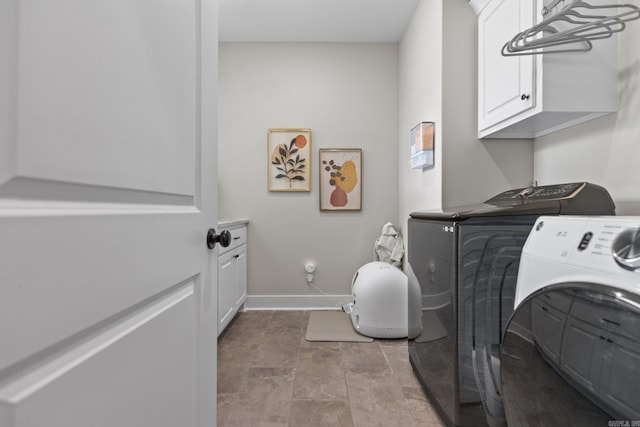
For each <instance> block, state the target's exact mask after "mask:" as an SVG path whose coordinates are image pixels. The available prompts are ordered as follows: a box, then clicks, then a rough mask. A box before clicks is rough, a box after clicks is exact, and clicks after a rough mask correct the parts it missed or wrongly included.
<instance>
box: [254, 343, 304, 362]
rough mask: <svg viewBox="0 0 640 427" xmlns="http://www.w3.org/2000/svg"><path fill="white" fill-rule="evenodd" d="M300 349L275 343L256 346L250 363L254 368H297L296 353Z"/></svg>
mask: <svg viewBox="0 0 640 427" xmlns="http://www.w3.org/2000/svg"><path fill="white" fill-rule="evenodd" d="M299 351H300V347H298V346H287V345H282V344H280V343H277V342H267V343H263V344H260V345H258V348H257V349H256V354H255V356H254V358H253V361H252V362H251V366H252V367H255V368H295V367H296V366H298V352H299Z"/></svg>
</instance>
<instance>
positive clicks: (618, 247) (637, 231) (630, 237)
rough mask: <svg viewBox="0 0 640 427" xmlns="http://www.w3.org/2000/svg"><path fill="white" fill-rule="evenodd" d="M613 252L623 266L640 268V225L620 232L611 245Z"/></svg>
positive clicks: (632, 268)
mask: <svg viewBox="0 0 640 427" xmlns="http://www.w3.org/2000/svg"><path fill="white" fill-rule="evenodd" d="M611 253H612V254H613V258H614V259H615V260H616V262H617V263H618V264H620V265H621V266H622V267H624V268H626V269H629V270H635V269H637V268H640V227H636V228H628V229H626V230H624V231H623V232H622V233H620V234H618V235H617V236H616V238H615V239H614V240H613V244H612V245H611Z"/></svg>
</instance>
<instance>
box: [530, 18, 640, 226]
mask: <svg viewBox="0 0 640 427" xmlns="http://www.w3.org/2000/svg"><path fill="white" fill-rule="evenodd" d="M594 43H597V41H595V42H594ZM585 55H588V53H586V54H585ZM593 84H598V82H594V83H593ZM585 90H589V88H585ZM618 92H619V110H618V113H616V114H610V115H608V116H605V117H601V118H599V119H596V120H593V121H590V122H587V123H583V124H581V125H578V126H574V127H571V128H568V129H565V130H563V131H560V132H555V133H552V134H549V135H546V136H544V137H541V138H538V139H536V140H535V142H534V178H535V179H537V180H538V183H539V184H541V185H543V184H553V183H558V182H572V181H590V182H593V183H595V184H599V185H602V186H604V187H605V188H607V190H609V192H610V193H611V195H612V197H613V199H614V201H615V203H616V206H617V213H618V214H623V215H640V174H639V173H638V170H639V165H640V21H634V22H630V23H629V24H628V25H627V28H626V29H625V30H624V31H623V32H621V33H620V46H619V89H618Z"/></svg>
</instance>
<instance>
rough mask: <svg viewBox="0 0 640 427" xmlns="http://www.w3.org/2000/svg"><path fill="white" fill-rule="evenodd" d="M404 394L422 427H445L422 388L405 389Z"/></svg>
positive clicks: (403, 389)
mask: <svg viewBox="0 0 640 427" xmlns="http://www.w3.org/2000/svg"><path fill="white" fill-rule="evenodd" d="M402 392H403V394H404V396H405V399H406V401H407V404H408V405H409V408H410V409H411V413H412V414H413V416H414V418H415V419H416V420H417V421H418V422H419V423H420V425H423V426H425V427H442V426H444V423H443V422H442V421H441V420H440V417H438V415H437V413H436V411H435V409H434V408H433V406H431V404H430V403H429V400H428V399H427V396H426V395H425V394H424V391H423V390H422V388H421V387H403V388H402Z"/></svg>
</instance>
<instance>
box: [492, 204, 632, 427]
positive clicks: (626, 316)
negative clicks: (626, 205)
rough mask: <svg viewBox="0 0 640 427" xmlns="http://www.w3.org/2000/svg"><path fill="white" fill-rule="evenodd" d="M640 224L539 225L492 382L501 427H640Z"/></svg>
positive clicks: (552, 221) (569, 220)
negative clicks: (497, 386) (500, 404)
mask: <svg viewBox="0 0 640 427" xmlns="http://www.w3.org/2000/svg"><path fill="white" fill-rule="evenodd" d="M639 267H640V217H572V216H566V217H541V218H539V219H538V220H537V222H536V224H535V225H534V228H533V230H532V232H531V234H530V236H529V237H528V239H527V242H526V244H525V246H524V248H523V253H522V258H521V261H520V270H519V273H518V280H517V287H516V293H515V304H516V307H515V311H514V313H513V315H512V317H511V318H510V320H509V322H508V324H507V328H506V331H505V334H504V339H503V344H502V352H501V361H502V363H501V380H502V393H503V400H504V409H505V414H506V418H507V422H508V424H509V426H514V427H521V426H551V425H579V426H606V425H619V426H625V425H626V426H632V425H639V424H640V393H638V384H640V270H638V268H639Z"/></svg>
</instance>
